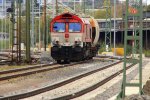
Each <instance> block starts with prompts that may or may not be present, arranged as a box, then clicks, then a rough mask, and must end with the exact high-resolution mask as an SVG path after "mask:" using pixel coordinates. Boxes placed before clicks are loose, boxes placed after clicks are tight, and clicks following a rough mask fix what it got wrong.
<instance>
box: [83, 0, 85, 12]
mask: <svg viewBox="0 0 150 100" xmlns="http://www.w3.org/2000/svg"><path fill="white" fill-rule="evenodd" d="M83 4H84V14H85V0H83Z"/></svg>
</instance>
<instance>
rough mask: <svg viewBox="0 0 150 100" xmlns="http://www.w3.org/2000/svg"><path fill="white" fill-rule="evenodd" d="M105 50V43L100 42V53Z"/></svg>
mask: <svg viewBox="0 0 150 100" xmlns="http://www.w3.org/2000/svg"><path fill="white" fill-rule="evenodd" d="M104 51H105V43H104V42H100V49H99V51H98V52H99V53H102V52H104Z"/></svg>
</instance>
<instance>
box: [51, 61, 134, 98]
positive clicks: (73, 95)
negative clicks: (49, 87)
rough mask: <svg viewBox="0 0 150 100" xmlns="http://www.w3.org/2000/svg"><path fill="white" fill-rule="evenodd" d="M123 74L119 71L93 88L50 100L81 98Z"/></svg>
mask: <svg viewBox="0 0 150 100" xmlns="http://www.w3.org/2000/svg"><path fill="white" fill-rule="evenodd" d="M135 65H136V64H131V65H129V66H128V67H127V68H126V70H128V69H130V68H131V67H133V66H135ZM122 72H123V69H122V70H119V71H118V72H116V73H114V74H112V75H111V76H109V77H107V78H105V79H103V80H102V81H100V82H98V83H96V84H94V85H93V86H91V87H88V88H86V89H83V90H81V91H78V92H76V93H73V94H69V95H65V96H62V97H58V98H54V99H51V100H70V99H74V98H77V97H79V96H82V95H84V94H86V93H88V92H91V91H93V90H95V89H96V88H98V87H100V86H102V85H104V84H105V83H107V82H109V81H110V80H112V79H113V78H115V77H116V76H118V75H119V74H121V73H122Z"/></svg>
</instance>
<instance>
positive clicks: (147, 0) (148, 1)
mask: <svg viewBox="0 0 150 100" xmlns="http://www.w3.org/2000/svg"><path fill="white" fill-rule="evenodd" d="M120 1H125V0H120ZM146 2H147V4H148V5H149V4H150V0H143V3H146Z"/></svg>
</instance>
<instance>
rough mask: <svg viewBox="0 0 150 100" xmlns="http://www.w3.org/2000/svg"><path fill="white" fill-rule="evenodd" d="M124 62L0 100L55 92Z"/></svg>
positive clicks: (11, 99)
mask: <svg viewBox="0 0 150 100" xmlns="http://www.w3.org/2000/svg"><path fill="white" fill-rule="evenodd" d="M121 62H122V61H118V62H115V63H113V64H109V65H106V66H104V67H102V68H98V69H95V70H93V71H90V72H86V73H83V74H81V75H78V76H75V77H72V78H70V79H67V80H64V81H62V82H59V83H56V84H53V85H51V86H47V87H43V88H40V89H37V90H33V91H30V92H27V93H22V94H16V95H11V96H6V97H0V99H2V100H9V99H10V100H16V99H22V98H27V97H31V96H34V95H37V94H40V93H43V92H46V91H50V90H53V89H56V88H59V87H61V86H63V85H66V84H68V83H71V82H73V81H76V80H79V79H81V78H83V77H86V76H88V75H91V74H94V73H96V72H99V71H102V70H104V69H107V68H110V67H112V66H114V65H117V64H119V63H121Z"/></svg>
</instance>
